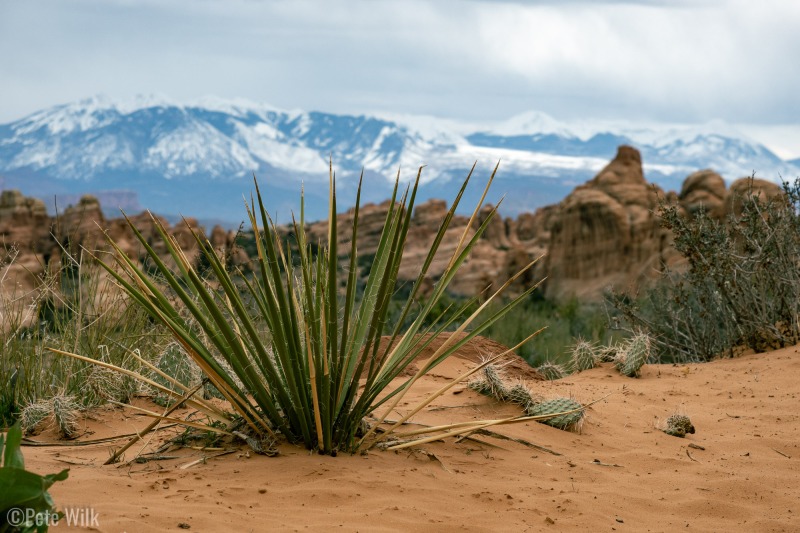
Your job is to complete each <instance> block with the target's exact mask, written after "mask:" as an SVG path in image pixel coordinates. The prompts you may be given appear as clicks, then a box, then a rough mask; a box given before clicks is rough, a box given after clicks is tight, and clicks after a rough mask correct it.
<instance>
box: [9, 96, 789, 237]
mask: <svg viewBox="0 0 800 533" xmlns="http://www.w3.org/2000/svg"><path fill="white" fill-rule="evenodd" d="M612 128H617V129H616V130H614V131H611V129H612ZM604 130H608V131H604ZM716 131H719V132H722V133H715V132H716ZM620 144H633V145H635V146H637V147H638V148H639V149H640V151H641V152H642V156H643V158H644V162H645V165H644V168H645V170H646V172H647V173H648V177H649V178H650V179H651V181H654V182H656V183H658V184H660V185H662V186H664V187H665V188H675V186H676V184H679V183H680V182H681V181H682V180H683V178H685V177H686V175H688V174H689V173H691V172H693V171H695V170H698V169H700V168H713V169H714V170H716V171H717V172H719V173H720V174H722V175H723V176H724V177H725V178H726V180H728V181H729V182H730V181H733V180H734V179H736V178H739V177H742V176H745V175H750V174H752V173H753V172H754V171H757V174H758V175H759V176H761V177H765V178H767V179H770V180H772V181H777V180H778V179H779V178H778V177H779V176H794V175H797V174H798V172H800V171H798V161H797V160H795V161H793V162H786V161H783V160H781V159H780V158H779V157H778V156H776V155H775V154H774V153H772V152H771V151H770V150H769V149H767V148H766V147H765V146H763V145H761V144H759V143H757V142H755V141H752V140H751V139H749V138H747V136H745V135H740V134H737V132H736V131H734V130H733V129H731V128H730V127H728V126H727V125H724V124H721V123H720V124H717V125H716V129H715V125H714V124H713V123H712V124H710V125H701V126H698V127H678V126H669V127H666V126H665V127H664V128H662V129H657V128H656V129H654V128H652V127H649V128H648V127H638V128H634V127H632V126H630V125H625V124H616V125H614V124H603V123H597V124H590V123H584V124H579V125H575V124H568V123H562V122H559V121H557V120H556V119H553V118H552V117H549V116H547V115H546V114H544V113H540V112H529V113H525V114H522V115H519V116H518V117H513V118H512V119H509V120H507V121H504V122H501V123H498V124H494V125H491V124H489V125H486V124H484V125H469V124H460V123H456V122H453V121H447V120H441V119H436V118H434V117H420V116H408V115H406V116H390V115H381V114H380V113H377V114H371V115H367V114H360V115H346V114H333V113H325V112H320V111H308V112H307V111H301V110H294V111H285V110H280V109H277V108H275V107H272V106H270V105H267V104H262V103H256V102H251V101H247V100H242V99H236V100H226V99H220V98H213V97H207V98H204V99H200V100H197V101H194V102H188V103H178V102H174V101H172V100H169V99H167V98H166V97H159V96H156V97H140V98H137V99H134V100H133V101H130V102H121V101H115V100H111V99H108V98H103V97H93V98H89V99H85V100H81V101H78V102H72V103H68V104H63V105H60V106H54V107H51V108H48V109H44V110H41V111H38V112H35V113H33V114H31V115H28V116H27V117H24V118H22V119H19V120H17V121H14V122H11V123H8V124H3V125H0V175H2V176H3V180H2V181H0V187H3V188H18V189H21V190H23V191H24V192H25V193H26V194H31V195H34V196H38V197H40V198H43V199H45V200H48V202H49V203H50V204H51V205H50V208H51V209H53V208H54V207H55V203H56V201H57V199H58V197H59V196H62V197H64V195H70V196H71V197H74V196H76V195H80V194H84V193H95V194H97V193H103V191H117V192H120V191H133V192H135V193H136V194H137V195H138V201H139V202H140V203H141V205H144V206H145V207H147V208H150V209H153V210H154V211H158V212H162V213H165V214H168V215H177V214H180V213H181V212H195V213H196V212H197V210H198V206H200V209H202V210H205V213H204V214H202V216H205V217H206V218H216V219H223V220H230V222H231V224H235V223H236V222H237V221H238V220H241V219H242V218H243V214H244V210H243V209H242V195H244V196H245V197H249V194H250V191H251V190H252V176H253V174H255V175H257V176H259V178H260V179H263V180H264V181H265V182H266V183H267V184H268V185H269V189H268V190H269V191H270V195H271V196H272V203H271V204H270V208H271V209H277V210H278V211H280V212H283V213H284V215H288V214H289V212H290V211H292V210H297V207H298V191H299V190H300V182H303V183H305V191H306V203H307V206H306V210H307V213H308V215H309V217H312V218H313V217H317V218H322V217H324V216H325V213H326V207H325V204H326V198H327V181H328V176H327V171H328V166H329V164H330V162H331V161H332V163H333V166H334V170H335V171H336V175H337V184H338V185H339V187H340V191H341V192H342V193H344V194H340V201H344V200H341V199H348V198H350V196H348V194H347V193H348V192H351V191H352V192H354V190H355V187H356V183H357V181H358V178H359V176H360V175H361V173H362V171H363V173H364V180H365V187H364V193H365V195H366V198H365V199H366V200H367V201H380V200H382V199H384V198H386V197H387V196H388V195H389V194H390V193H391V187H392V184H393V182H394V179H395V178H396V177H397V176H398V170H399V177H400V179H401V180H402V181H404V182H407V181H409V180H411V179H413V178H414V176H416V172H417V169H418V167H420V166H422V165H425V166H426V168H425V170H424V171H423V173H422V182H423V187H422V189H421V195H422V196H421V199H427V198H432V197H446V198H449V197H452V196H453V194H454V188H455V186H456V185H455V184H456V183H458V182H460V181H461V179H462V178H463V177H464V176H465V175H466V174H467V172H468V171H469V169H470V167H471V166H472V164H473V162H475V161H479V166H478V175H479V176H480V177H482V178H485V177H488V175H489V174H490V173H491V170H492V168H493V167H494V165H495V163H496V162H497V161H501V165H500V171H499V173H498V179H497V186H496V189H495V190H498V191H499V192H500V193H501V194H504V193H507V196H506V201H505V203H504V209H505V210H506V212H507V213H519V212H522V211H532V210H533V209H535V208H536V207H539V206H541V205H546V204H552V203H554V202H557V201H558V200H560V199H561V198H563V197H565V196H566V195H567V194H568V193H569V192H570V190H571V189H572V187H574V186H575V184H577V183H581V182H583V181H585V180H586V179H588V178H590V177H591V176H593V175H594V174H595V173H596V172H597V171H598V170H599V169H600V168H602V167H603V165H604V164H605V163H606V162H607V161H608V158H609V157H610V156H612V155H613V154H614V152H615V150H616V147H617V146H618V145H620ZM477 195H478V192H475V191H472V190H471V191H470V192H468V195H467V199H468V200H469V199H473V197H474V198H477ZM352 197H353V198H354V195H353V196H352ZM54 198H55V199H56V200H54ZM127 198H128V200H130V198H129V197H127ZM115 207H117V206H113V205H111V206H107V208H115ZM342 207H347V206H346V205H344V204H342Z"/></svg>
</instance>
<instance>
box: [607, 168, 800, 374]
mask: <svg viewBox="0 0 800 533" xmlns="http://www.w3.org/2000/svg"><path fill="white" fill-rule="evenodd" d="M784 192H785V195H783V196H781V197H778V198H772V199H765V198H763V197H761V196H759V195H758V194H756V193H754V192H753V191H752V189H750V190H748V191H747V192H745V193H744V194H743V195H741V196H739V197H737V198H735V202H734V203H735V204H736V205H737V206H738V209H737V213H735V214H731V215H729V217H728V218H727V220H725V221H718V220H715V219H713V218H711V217H710V216H709V215H708V213H706V212H705V211H702V210H701V211H699V212H697V213H694V214H693V216H692V217H686V216H683V215H682V213H681V212H680V210H679V208H678V206H677V205H674V204H673V205H667V204H662V206H661V217H662V223H663V224H664V226H665V227H667V228H669V229H670V230H672V232H673V233H674V235H675V248H676V249H677V250H678V252H680V253H681V255H683V257H684V258H685V259H686V262H687V263H688V270H687V271H686V272H685V273H683V274H676V273H674V272H669V271H667V272H665V274H664V277H663V279H662V280H661V282H660V283H659V284H658V285H657V286H655V287H654V288H652V289H650V290H647V291H645V292H644V295H643V297H642V298H640V299H639V300H638V301H631V300H630V299H628V298H626V297H623V296H620V295H615V296H614V297H612V303H613V305H614V306H615V307H617V309H618V310H620V311H621V312H622V314H623V315H624V316H625V318H626V319H627V321H628V323H629V325H631V326H632V327H633V328H635V329H642V330H644V331H647V332H648V333H650V336H651V337H652V338H653V341H654V343H655V346H654V348H655V352H656V354H657V359H658V360H660V361H663V362H668V361H697V360H709V359H711V358H713V357H715V356H719V355H721V354H723V353H729V354H732V350H733V348H734V347H736V346H747V347H750V348H752V349H754V350H756V351H765V350H767V349H771V348H778V347H781V346H788V345H793V344H796V343H797V342H798V333H800V332H799V331H798V324H799V322H798V319H800V269H799V268H798V266H799V265H800V211H798V209H799V208H800V181H796V182H795V183H794V184H793V185H789V184H785V185H784Z"/></svg>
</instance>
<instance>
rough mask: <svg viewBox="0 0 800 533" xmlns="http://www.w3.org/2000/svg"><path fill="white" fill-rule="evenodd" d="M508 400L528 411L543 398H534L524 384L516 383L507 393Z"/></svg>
mask: <svg viewBox="0 0 800 533" xmlns="http://www.w3.org/2000/svg"><path fill="white" fill-rule="evenodd" d="M506 400H507V401H509V402H511V403H515V404H517V405H519V406H521V407H522V408H523V409H528V407H529V406H531V405H534V404H535V403H537V402H540V401H541V398H539V397H534V396H533V394H531V391H530V389H528V387H526V386H525V384H524V383H522V382H519V383H515V384H514V385H512V386H511V387H509V389H508V390H507V392H506Z"/></svg>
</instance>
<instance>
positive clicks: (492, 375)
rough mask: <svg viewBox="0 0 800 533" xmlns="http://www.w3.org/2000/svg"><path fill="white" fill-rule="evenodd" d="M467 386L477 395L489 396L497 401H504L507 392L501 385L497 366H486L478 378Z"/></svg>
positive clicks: (504, 386) (501, 378)
mask: <svg viewBox="0 0 800 533" xmlns="http://www.w3.org/2000/svg"><path fill="white" fill-rule="evenodd" d="M467 386H468V387H469V388H470V389H472V390H474V391H475V392H477V393H479V394H483V395H485V396H489V397H491V398H494V399H495V400H498V401H501V402H503V401H506V397H507V396H508V391H507V390H506V385H505V383H503V377H502V376H501V373H500V369H499V368H498V366H497V365H486V366H485V367H483V370H482V371H481V373H480V377H478V378H477V379H473V380H472V381H470V382H469V383H468V384H467Z"/></svg>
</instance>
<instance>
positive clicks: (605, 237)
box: [0, 146, 781, 312]
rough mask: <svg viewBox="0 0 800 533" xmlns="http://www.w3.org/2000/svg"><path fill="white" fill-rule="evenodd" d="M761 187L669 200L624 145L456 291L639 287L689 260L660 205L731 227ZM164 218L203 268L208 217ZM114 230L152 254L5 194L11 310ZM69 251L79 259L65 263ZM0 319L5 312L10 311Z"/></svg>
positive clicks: (86, 203) (500, 239) (498, 223)
mask: <svg viewBox="0 0 800 533" xmlns="http://www.w3.org/2000/svg"><path fill="white" fill-rule="evenodd" d="M750 188H752V191H753V192H755V193H756V194H758V195H760V196H762V197H764V198H774V197H776V196H777V195H780V194H781V188H780V187H778V186H777V185H775V184H773V183H771V182H766V181H763V180H751V179H742V180H738V181H736V182H734V183H733V185H732V186H731V188H730V190H726V188H725V182H724V180H723V179H722V177H721V176H720V175H719V174H717V173H716V172H714V171H712V170H701V171H698V172H695V173H693V174H691V175H690V176H688V177H687V178H686V180H685V181H684V183H683V187H682V188H681V190H680V192H679V193H674V192H669V193H664V191H662V190H661V189H659V188H658V187H656V186H654V185H653V184H650V183H648V182H647V181H646V180H645V177H644V174H643V170H642V160H641V155H640V153H639V152H638V151H637V150H636V149H635V148H633V147H630V146H621V147H619V150H618V153H617V155H616V157H615V158H614V159H613V160H612V161H611V162H610V163H609V164H608V165H607V166H606V167H605V168H603V169H602V170H601V171H600V172H599V173H598V174H597V175H596V176H595V177H594V178H593V179H591V180H589V181H588V182H587V183H585V184H583V185H580V186H579V187H577V188H576V189H575V190H574V191H573V192H572V193H571V194H570V195H569V196H567V197H566V198H565V199H564V200H563V201H562V202H560V203H559V204H557V205H551V206H547V207H544V208H540V209H538V210H536V211H535V212H533V213H523V214H521V215H519V216H518V217H517V218H516V219H509V218H507V219H503V218H502V217H501V216H500V215H499V214H498V215H496V216H495V217H494V219H493V220H492V221H491V222H490V223H489V225H488V227H487V228H486V231H485V232H484V234H483V236H482V238H481V239H480V240H479V242H478V243H477V244H476V246H475V247H474V248H473V250H472V253H471V255H470V257H469V259H468V260H467V261H466V263H465V264H464V265H463V267H462V269H461V270H460V271H459V273H458V275H457V276H456V278H455V279H454V281H453V283H452V284H451V285H450V289H451V291H452V292H454V293H456V294H459V295H464V296H474V295H476V294H478V293H480V292H481V291H484V290H486V289H497V288H499V287H500V286H501V285H502V284H503V283H505V282H506V281H507V280H508V279H509V278H511V277H512V276H513V275H514V274H515V273H516V272H517V271H519V270H520V269H521V268H522V267H524V266H525V265H527V264H528V263H530V262H531V261H532V260H533V259H535V258H537V257H540V256H542V255H543V254H545V253H546V254H547V255H546V256H545V259H543V260H541V261H539V263H537V265H536V266H535V268H533V269H531V270H530V271H529V272H527V273H526V274H525V275H524V276H522V277H521V278H520V279H518V280H517V281H516V282H515V283H514V284H513V285H512V286H511V288H510V292H511V293H512V294H514V293H519V292H520V291H522V290H524V289H526V288H527V287H530V286H532V284H534V283H537V282H538V281H540V280H541V279H542V278H544V277H546V278H547V280H546V282H545V284H544V285H543V290H544V292H545V295H546V296H548V297H550V298H555V299H563V298H568V297H571V296H576V297H579V298H582V299H599V298H601V297H602V294H603V291H604V290H606V289H607V288H608V287H614V288H615V289H616V290H622V291H626V290H633V289H634V288H636V287H638V286H641V285H642V284H643V283H647V282H648V280H651V279H654V278H656V277H657V276H658V275H659V273H660V271H661V270H662V269H663V267H664V265H668V266H670V267H672V268H675V267H677V268H680V262H681V257H680V256H679V255H678V254H677V252H676V251H675V250H674V248H673V246H672V234H671V233H670V232H669V231H667V230H665V229H664V228H662V227H661V225H660V223H659V219H658V214H657V213H658V207H659V204H660V203H661V202H666V203H672V204H678V205H679V207H680V209H681V211H682V212H683V213H685V215H686V216H694V215H695V214H696V213H697V212H698V211H699V210H700V209H705V210H707V211H708V213H709V214H711V216H713V217H715V218H719V219H722V218H724V217H726V215H727V214H731V213H732V214H736V213H738V212H739V211H740V210H741V205H740V204H739V203H737V202H736V201H735V197H736V195H737V194H741V193H745V192H748V191H749V190H750ZM390 208H392V205H391V203H390V202H389V201H385V202H383V203H380V204H365V205H363V206H362V207H361V209H360V212H359V233H358V253H359V257H360V260H359V268H360V269H361V274H362V275H364V274H365V273H366V272H367V271H369V269H370V268H371V264H370V260H371V257H372V256H374V254H375V252H376V250H377V247H378V242H379V239H380V234H381V231H382V230H383V225H384V220H385V218H386V214H387V212H388V211H389V209H390ZM491 209H492V207H491V206H484V207H483V208H482V209H481V211H480V212H479V213H478V216H477V217H476V219H475V220H473V221H472V225H471V226H470V220H469V218H467V217H465V216H461V215H455V216H454V217H453V220H452V223H451V226H450V229H449V230H448V231H447V233H446V235H445V238H444V240H443V242H442V244H441V247H440V250H439V253H438V255H437V256H436V258H435V259H434V261H433V263H432V265H431V268H430V270H429V272H428V276H429V277H428V279H426V280H425V286H424V289H423V293H424V292H425V291H426V290H430V289H431V288H432V287H433V284H434V283H435V282H436V281H437V280H438V279H439V277H440V276H441V275H442V273H443V272H444V270H445V268H446V266H447V263H448V261H449V260H450V257H451V256H452V254H453V252H454V251H455V249H456V247H457V245H458V243H459V240H460V238H461V236H462V235H463V234H464V233H465V232H466V234H467V236H468V237H470V236H472V235H473V234H474V232H475V231H476V230H477V228H478V227H480V225H481V224H482V223H483V221H484V220H486V217H487V216H488V214H489V212H490V211H491ZM447 213H448V206H447V204H446V202H444V201H443V200H429V201H427V202H424V203H421V204H419V205H417V206H416V208H415V210H414V213H413V215H412V218H411V224H410V227H409V231H408V241H407V245H406V249H405V254H404V259H403V263H402V264H401V267H400V272H399V278H400V281H401V282H405V283H410V282H413V281H414V280H416V278H417V276H418V273H419V269H420V266H421V265H422V263H423V261H424V260H425V258H426V256H427V255H428V251H429V249H430V246H431V243H432V242H433V239H434V236H435V234H436V232H437V230H438V228H439V226H440V224H441V223H442V221H443V220H444V218H445V216H447ZM353 218H354V211H353V210H352V209H351V210H349V211H347V212H344V213H341V214H339V215H338V216H337V227H338V246H339V253H340V254H342V255H346V254H348V253H349V251H350V246H351V243H350V238H351V228H352V224H353ZM131 220H132V221H133V223H134V225H135V226H136V227H137V228H138V229H139V230H140V231H141V232H142V234H143V235H144V236H145V238H146V239H147V241H148V243H149V244H151V245H152V246H153V247H154V248H155V249H156V251H157V252H158V253H159V255H161V256H163V257H165V258H166V257H167V254H166V249H165V247H164V245H163V242H162V241H161V238H160V237H159V236H158V235H157V231H156V227H155V223H154V221H153V218H151V216H150V215H149V214H148V213H142V214H140V215H136V216H133V217H131ZM157 220H158V221H159V222H160V223H161V224H162V225H163V226H164V227H165V228H167V231H168V232H169V233H170V234H172V235H173V236H174V237H175V239H176V241H177V242H178V243H179V244H180V245H181V246H182V247H183V248H184V249H185V251H186V253H187V256H188V257H189V258H190V259H191V260H193V261H196V260H197V257H198V250H197V244H196V242H195V239H194V237H193V236H192V233H191V232H192V231H193V230H194V231H199V232H200V233H201V234H202V232H203V229H202V228H201V227H199V225H198V223H197V220H195V219H191V218H189V219H186V221H185V222H181V223H178V224H176V226H175V227H171V226H170V225H169V224H168V223H167V221H166V220H164V219H161V218H159V219H157ZM187 224H188V226H187ZM307 229H308V234H309V239H310V241H311V242H312V243H322V242H324V241H326V240H327V233H328V223H327V221H323V222H315V223H310V224H308V225H307ZM278 231H279V232H280V234H281V235H282V236H283V237H286V238H289V240H290V241H291V234H292V233H293V232H294V228H293V227H292V226H289V225H286V226H281V227H279V228H278ZM104 232H105V233H107V234H108V236H109V237H111V238H112V239H113V240H114V241H115V242H116V243H117V244H118V245H119V246H120V248H121V249H122V250H123V251H124V252H125V253H126V254H127V255H128V256H129V257H132V258H135V259H138V258H142V257H143V251H142V250H141V246H140V244H139V243H138V241H136V239H135V238H134V235H133V233H132V232H131V230H130V228H129V227H128V225H127V223H126V222H125V221H124V220H122V219H110V220H109V219H106V218H105V216H104V215H103V212H102V210H101V209H100V204H99V202H98V201H97V199H96V198H94V197H91V196H84V197H83V198H81V200H80V201H79V202H78V203H77V204H76V205H74V206H69V207H68V208H67V209H65V210H64V212H63V214H62V215H61V216H59V217H57V218H50V217H48V215H47V213H46V211H45V206H44V204H43V203H42V202H41V201H39V200H34V199H31V198H25V197H23V196H22V195H21V194H20V193H19V192H16V191H4V192H2V195H0V284H1V286H0V297H2V298H3V301H6V302H9V301H10V296H9V295H12V294H14V295H25V294H28V295H30V294H34V293H35V292H36V291H35V290H34V289H35V288H36V287H37V286H38V285H39V284H41V283H42V282H43V279H44V278H45V277H46V274H47V272H51V273H53V272H56V271H58V269H59V268H61V266H62V265H63V264H65V263H66V261H68V260H77V261H80V260H81V259H80V250H81V248H86V249H88V250H92V251H95V252H96V253H105V252H108V251H110V247H109V246H108V244H107V241H106V237H105V235H104ZM236 237H237V234H236V233H235V232H233V231H226V230H224V229H222V228H221V227H215V228H213V230H212V231H211V236H210V241H211V243H212V245H213V246H214V248H215V249H217V250H219V252H220V253H223V254H225V257H226V260H227V261H229V262H230V263H231V264H232V265H233V266H243V265H246V264H247V263H248V262H249V261H250V259H251V258H249V257H248V255H247V253H246V252H245V250H244V249H243V248H242V247H241V246H240V245H239V244H238V243H237V242H236ZM203 238H205V237H203ZM63 250H67V251H68V253H70V254H76V255H74V256H71V259H67V258H64V257H62V255H63V254H62V251H63ZM103 283H105V281H103ZM109 290H110V289H109ZM109 294H110V293H109ZM29 298H30V297H28V299H27V300H26V299H25V298H21V299H20V297H17V300H15V301H17V302H23V303H26V305H27V304H29V303H30V302H29ZM0 303H2V301H0ZM93 305H94V306H95V307H97V308H98V309H99V308H101V307H103V306H108V305H112V304H109V302H95V303H94V304H93ZM113 305H116V304H113ZM0 312H4V310H3V309H2V305H0Z"/></svg>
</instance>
